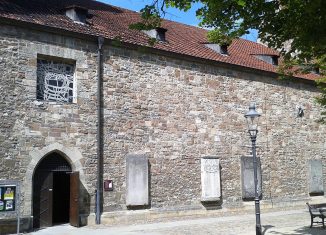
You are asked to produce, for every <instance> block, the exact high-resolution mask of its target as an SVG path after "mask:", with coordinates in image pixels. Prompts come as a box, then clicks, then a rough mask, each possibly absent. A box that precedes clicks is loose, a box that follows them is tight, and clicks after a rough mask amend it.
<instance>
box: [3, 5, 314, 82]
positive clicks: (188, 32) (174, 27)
mask: <svg viewBox="0 0 326 235" xmlns="http://www.w3.org/2000/svg"><path fill="white" fill-rule="evenodd" d="M72 5H75V6H80V7H83V8H87V9H88V12H89V16H88V19H87V24H78V23H74V22H73V21H72V20H71V19H69V18H68V17H67V16H65V14H64V9H65V8H66V7H69V6H72ZM0 18H5V19H12V20H17V21H22V22H28V23H34V24H38V25H44V26H49V27H53V28H58V29H63V30H68V31H72V32H76V33H82V34H87V35H94V36H103V37H104V38H107V39H115V38H119V40H121V41H123V42H126V43H131V44H135V45H141V46H148V47H154V48H156V49H159V50H163V51H167V52H174V53H177V54H182V55H188V56H193V57H197V58H202V59H207V60H212V61H218V62H224V63H227V64H233V65H239V66H243V67H247V68H253V69H258V70H262V71H267V72H277V67H276V66H274V65H271V64H269V63H267V62H264V61H261V60H259V59H257V58H256V57H255V56H253V55H257V54H259V55H278V53H277V52H276V51H275V50H272V49H270V48H268V47H266V46H264V45H261V44H259V43H255V42H252V41H248V40H245V39H236V40H234V41H233V42H232V44H231V45H230V46H229V49H228V52H229V55H228V56H225V55H220V54H219V53H216V52H214V51H213V50H211V49H209V48H207V47H206V46H205V43H207V39H206V33H207V30H204V29H201V28H198V27H194V26H189V25H185V24H181V23H177V22H173V21H169V20H163V22H162V27H163V28H166V29H167V32H166V42H164V43H156V44H154V46H151V45H149V44H148V36H147V35H146V34H144V33H143V32H140V31H137V30H131V29H129V25H130V24H131V23H135V22H138V21H139V20H140V15H139V13H137V12H134V11H130V10H126V9H122V8H119V7H115V6H110V5H107V4H104V3H100V2H97V1H93V0H28V1H27V0H0ZM298 77H301V78H304V79H309V80H314V79H315V78H316V77H317V76H316V75H312V74H308V75H300V76H298Z"/></svg>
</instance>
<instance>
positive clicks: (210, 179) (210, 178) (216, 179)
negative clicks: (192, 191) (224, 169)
mask: <svg viewBox="0 0 326 235" xmlns="http://www.w3.org/2000/svg"><path fill="white" fill-rule="evenodd" d="M201 191H202V194H201V201H203V202H212V201H219V200H220V199H221V178H220V159H219V158H217V157H203V158H202V159H201Z"/></svg>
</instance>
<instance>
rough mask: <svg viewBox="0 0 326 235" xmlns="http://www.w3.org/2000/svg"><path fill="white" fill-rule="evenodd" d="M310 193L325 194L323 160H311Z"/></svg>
mask: <svg viewBox="0 0 326 235" xmlns="http://www.w3.org/2000/svg"><path fill="white" fill-rule="evenodd" d="M308 168H309V193H310V194H324V181H323V164H322V161H321V160H309V166H308Z"/></svg>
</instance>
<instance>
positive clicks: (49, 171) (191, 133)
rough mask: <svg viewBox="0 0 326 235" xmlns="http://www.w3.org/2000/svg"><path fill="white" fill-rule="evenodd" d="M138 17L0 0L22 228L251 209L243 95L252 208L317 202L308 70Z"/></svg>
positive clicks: (9, 160)
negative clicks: (256, 189) (295, 70)
mask: <svg viewBox="0 0 326 235" xmlns="http://www.w3.org/2000/svg"><path fill="white" fill-rule="evenodd" d="M138 20H139V14H138V13H136V12H133V11H129V10H125V9H121V8H118V7H113V6H110V5H106V4H103V3H99V2H96V1H92V0H67V1H63V0H62V1H61V0H52V1H45V0H29V1H22V0H21V1H20V0H16V1H12V0H0V24H1V27H0V71H1V82H0V87H1V93H0V94H1V95H0V96H1V103H0V108H1V112H0V116H1V122H0V163H1V164H0V180H2V181H3V182H4V183H5V182H6V181H8V182H10V180H15V181H17V182H19V184H20V192H21V195H20V200H19V202H18V201H17V205H16V207H17V208H18V204H19V208H20V214H21V222H22V223H21V228H22V229H28V227H32V226H34V227H46V226H51V225H53V224H57V223H65V222H68V221H69V219H70V222H71V223H72V224H74V225H76V226H79V225H82V224H85V223H87V221H88V223H94V219H95V215H94V213H95V209H96V208H98V211H100V213H98V215H101V219H102V222H105V221H106V220H105V218H108V220H109V218H110V219H115V218H116V219H118V217H119V216H120V217H121V216H126V215H127V218H128V216H132V212H133V211H134V210H137V213H138V214H141V213H142V212H143V213H144V214H146V213H147V215H148V213H150V214H151V213H152V214H155V213H156V214H155V216H159V214H161V213H162V214H164V213H169V212H171V211H172V212H173V211H174V212H180V213H181V212H184V213H187V211H191V213H201V214H205V213H208V212H207V211H206V210H207V208H214V209H216V213H218V212H219V211H222V212H223V211H230V210H244V209H246V208H251V207H252V206H253V203H252V202H251V201H250V200H251V199H252V192H253V189H252V178H253V177H252V164H251V158H250V156H251V152H250V148H249V147H248V146H250V139H249V136H248V133H247V127H246V122H245V118H244V114H245V113H246V112H247V110H248V106H249V104H250V103H251V102H255V103H256V105H257V110H258V112H260V113H261V118H260V126H259V134H258V140H257V144H258V152H257V154H258V157H259V158H260V165H261V167H260V168H261V170H260V176H261V178H260V179H261V180H260V184H261V190H260V191H261V198H262V206H263V207H264V208H271V207H278V206H299V205H301V206H302V205H304V202H306V201H310V200H323V199H324V196H323V195H324V188H325V181H324V180H323V179H324V178H325V177H324V176H325V173H326V170H325V167H326V164H325V159H326V151H325V150H326V143H325V133H326V129H325V126H322V125H320V124H318V123H317V122H316V120H317V119H318V115H319V113H320V111H321V109H320V107H319V106H318V105H317V104H316V103H315V102H314V98H315V97H316V96H318V95H319V92H318V89H317V88H316V85H315V82H314V79H315V78H316V77H318V75H316V74H308V75H298V76H295V77H293V78H292V79H290V80H280V79H278V75H277V60H278V53H277V52H275V51H273V50H271V49H269V48H267V47H265V46H263V45H260V44H257V43H254V42H251V41H247V40H244V39H237V40H234V41H233V42H232V44H231V45H229V46H228V47H226V46H220V45H215V44H209V43H208V42H207V39H206V31H205V30H204V29H200V28H196V27H192V26H188V25H184V24H180V23H176V22H172V21H168V20H164V21H163V23H162V28H158V29H153V30H149V31H136V30H131V29H129V27H128V26H129V25H130V24H131V23H134V22H137V21H138ZM152 38H155V39H156V43H155V44H151V43H149V41H150V39H152ZM202 181H203V183H202ZM204 182H206V183H204ZM207 182H208V183H209V184H207ZM0 183H1V182H0ZM0 186H1V184H0ZM96 190H98V192H99V193H97V195H99V197H98V198H97V199H98V200H97V199H96V197H95V195H96V193H95V191H96ZM17 192H18V189H17ZM0 196H3V194H0ZM1 200H3V198H2V199H0V201H1ZM96 201H98V202H99V204H96ZM248 201H249V202H248ZM97 205H98V206H97ZM0 208H1V207H0ZM4 208H6V207H4ZM5 210H6V209H3V211H1V209H0V219H1V220H0V223H2V226H0V227H2V228H4V227H5V226H4V224H6V223H7V224H9V223H12V224H14V223H15V217H16V215H15V214H12V213H6V211H5ZM126 212H129V213H126ZM163 212H164V213H163ZM172 212H171V213H172ZM97 218H99V217H97Z"/></svg>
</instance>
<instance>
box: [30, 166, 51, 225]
mask: <svg viewBox="0 0 326 235" xmlns="http://www.w3.org/2000/svg"><path fill="white" fill-rule="evenodd" d="M34 178H35V180H34V199H33V216H34V227H37V228H43V227H49V226H52V205H53V201H52V197H53V173H52V172H46V171H40V172H37V174H35V175H34Z"/></svg>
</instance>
